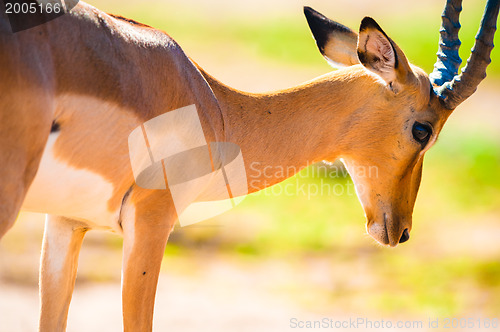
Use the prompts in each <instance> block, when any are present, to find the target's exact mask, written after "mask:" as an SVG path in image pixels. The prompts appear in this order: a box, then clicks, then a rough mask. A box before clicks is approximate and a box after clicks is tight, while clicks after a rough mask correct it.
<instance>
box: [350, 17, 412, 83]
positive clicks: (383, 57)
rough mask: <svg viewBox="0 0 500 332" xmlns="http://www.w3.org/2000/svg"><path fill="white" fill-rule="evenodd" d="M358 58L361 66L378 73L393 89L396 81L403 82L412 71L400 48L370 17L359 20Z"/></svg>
mask: <svg viewBox="0 0 500 332" xmlns="http://www.w3.org/2000/svg"><path fill="white" fill-rule="evenodd" d="M358 58H359V61H360V62H361V63H362V64H363V66H365V67H366V68H367V69H368V70H370V71H372V72H374V73H375V74H377V75H379V76H380V77H381V78H382V79H383V80H384V81H386V82H387V84H388V85H389V86H391V87H392V88H393V89H395V90H398V88H397V85H398V83H405V82H406V81H407V79H408V76H409V74H410V73H412V71H411V68H410V65H409V64H408V61H407V60H406V57H405V55H404V54H403V52H402V51H401V49H400V48H399V47H398V46H397V45H396V44H395V43H394V42H393V41H392V40H391V39H390V38H389V37H388V36H387V35H386V34H385V32H384V31H383V30H382V29H381V28H380V26H379V25H378V24H377V22H375V20H374V19H372V18H371V17H365V18H364V19H363V21H361V26H360V28H359V37H358Z"/></svg>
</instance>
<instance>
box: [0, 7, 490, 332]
mask: <svg viewBox="0 0 500 332" xmlns="http://www.w3.org/2000/svg"><path fill="white" fill-rule="evenodd" d="M484 2H485V1H477V0H469V1H464V12H463V14H462V19H461V22H462V27H463V28H462V30H461V34H460V36H461V40H462V48H461V56H462V58H463V59H464V60H465V59H467V57H468V56H469V52H470V48H471V47H472V44H473V42H474V36H475V33H476V31H477V28H478V25H479V20H480V17H481V14H482V11H483V6H484ZM91 3H92V4H93V5H95V6H96V7H98V8H100V9H103V10H105V11H107V12H111V13H115V14H120V15H123V16H126V17H130V18H133V19H135V20H137V21H140V22H142V23H146V24H148V25H151V26H154V27H156V28H159V29H162V30H164V31H166V32H168V33H169V34H170V35H171V36H172V37H173V38H174V39H175V40H176V41H177V42H178V43H179V44H180V45H181V46H182V47H183V49H184V50H185V52H186V53H187V54H188V56H190V57H192V58H193V59H194V60H195V61H196V62H197V63H198V64H200V65H201V66H202V67H204V68H205V69H206V70H207V71H208V72H209V73H211V74H212V75H214V76H215V77H217V78H219V79H221V80H222V81H223V82H224V83H226V84H229V85H231V86H234V87H236V88H239V89H244V90H248V91H267V90H274V89H280V88H285V87H288V86H291V85H293V84H297V83H300V82H302V81H305V80H308V79H312V78H314V77H315V76H318V75H320V74H323V73H326V72H328V71H330V70H332V69H331V68H330V67H329V66H328V65H327V64H326V62H325V61H324V59H323V58H322V56H321V55H320V54H319V53H318V51H317V48H316V45H315V43H314V41H313V39H312V37H311V34H310V32H309V29H308V26H307V24H306V21H305V18H304V17H303V14H302V6H303V5H309V6H312V7H313V8H315V9H317V10H318V11H320V12H323V13H324V14H325V15H327V16H329V17H330V18H332V19H334V20H338V21H340V22H341V23H343V24H345V25H347V26H350V27H351V28H353V29H355V30H356V29H357V26H358V25H359V22H360V21H361V19H362V18H363V17H364V16H372V17H374V18H375V19H376V20H377V21H378V23H379V24H380V25H381V26H382V27H383V29H384V30H385V32H386V33H387V34H388V35H389V36H390V37H391V38H392V39H393V40H395V41H396V42H397V43H398V45H399V46H400V47H401V48H402V49H403V50H404V52H405V53H406V55H407V57H408V59H409V60H410V61H411V62H412V63H413V64H415V65H418V66H420V67H422V68H423V69H425V70H426V71H427V72H430V71H431V70H432V66H433V63H434V61H435V53H436V49H437V40H438V29H439V25H440V13H441V11H442V7H443V5H444V1H434V0H433V1H431V0H423V1H418V2H414V1H393V0H383V1H376V2H375V1H365V0H353V1H347V0H345V1H344V0H329V1H319V0H317V1H284V0H282V1H275V2H271V1H262V0H257V1H254V2H252V3H249V2H238V1H224V0H217V1H211V2H205V1H202V0H189V1H183V2H180V1H178V2H174V1H157V0H152V1H141V2H132V1H130V2H129V1H117V0H103V1H98V0H95V1H91ZM498 38H500V37H498V36H497V38H496V40H498ZM492 61H493V63H492V65H491V66H490V67H489V69H488V78H487V80H486V81H485V82H484V83H483V84H481V86H480V87H479V90H478V92H477V93H476V94H475V95H474V96H473V97H471V98H470V99H469V100H468V101H466V102H465V103H464V104H463V105H462V106H461V107H460V108H459V109H458V110H457V111H456V114H453V115H452V117H451V118H450V120H449V123H448V124H447V126H446V127H445V129H444V130H443V132H442V134H441V136H440V139H439V142H438V143H437V144H436V145H435V146H434V147H433V148H432V149H431V150H430V151H429V152H428V153H427V155H426V160H425V163H424V173H423V181H422V185H421V189H420V192H419V196H418V199H417V203H416V207H415V211H414V218H413V224H414V226H413V231H412V234H411V240H410V241H409V242H408V243H405V244H404V245H401V246H399V247H397V248H396V249H389V248H384V247H381V246H379V245H377V244H375V241H374V240H373V239H371V238H370V237H369V236H368V235H366V231H365V226H364V223H365V220H364V216H363V211H362V208H361V206H360V204H359V203H358V200H357V198H356V196H355V195H352V194H346V193H344V194H342V195H337V194H332V193H330V194H329V195H328V194H323V195H319V194H315V193H311V192H308V193H307V194H306V195H303V194H300V193H299V194H296V195H286V194H281V195H277V194H276V193H279V192H281V191H283V188H284V186H287V185H292V186H294V187H297V186H301V185H304V186H306V187H307V186H310V185H314V184H315V185H322V184H324V183H326V184H328V185H330V186H340V187H339V188H348V186H349V185H350V183H351V182H350V181H351V180H350V179H349V178H344V177H340V178H334V179H332V178H326V177H321V176H311V175H310V174H311V172H310V171H309V176H307V174H301V175H299V176H297V177H295V178H292V179H289V180H287V181H286V182H284V183H282V184H280V185H278V187H273V188H270V189H268V190H266V191H264V192H261V193H257V194H254V195H250V196H249V197H247V198H246V200H245V201H244V202H243V203H242V204H240V205H239V206H237V207H236V208H235V209H233V210H232V211H230V212H228V213H226V214H224V215H222V216H220V217H217V218H214V219H212V220H209V221H206V222H203V223H201V224H198V225H193V226H189V227H184V228H180V227H177V228H176V230H175V232H174V233H173V234H172V236H171V240H170V242H169V245H168V246H167V247H168V248H167V251H166V254H165V262H164V263H165V268H164V272H165V274H166V275H171V276H172V275H175V276H178V277H179V278H184V279H185V278H188V279H189V278H193V279H189V280H193V282H195V283H196V282H198V281H199V282H202V281H204V282H205V283H206V284H205V286H204V287H207V288H210V287H216V285H219V284H218V283H216V282H214V283H212V284H211V283H210V282H207V281H206V280H207V278H208V280H212V279H210V277H209V276H208V275H210V273H209V272H208V271H211V270H212V268H213V266H214V265H213V264H215V265H216V266H223V267H224V269H226V270H227V273H226V274H225V273H222V274H221V276H220V278H222V281H221V280H219V279H218V282H221V283H222V285H220V286H221V287H224V285H230V284H231V283H230V280H231V278H232V277H233V276H234V275H235V273H236V274H238V275H239V273H240V272H241V271H245V272H244V273H245V275H246V276H247V277H249V280H250V283H249V284H246V285H245V287H250V289H252V290H253V291H255V292H256V293H257V294H259V292H261V293H262V294H266V296H267V295H269V294H272V295H273V296H276V297H278V298H280V299H285V302H288V303H293V305H294V308H295V309H294V310H297V311H299V310H300V312H302V311H301V310H303V312H305V313H307V314H308V315H316V314H318V315H320V314H322V315H325V314H328V315H341V316H342V315H350V316H353V315H366V316H371V317H388V318H391V317H403V318H415V317H416V318H425V319H426V318H427V317H435V316H441V317H471V316H473V317H489V318H493V317H497V318H500V175H499V174H500V94H499V91H500V90H499V88H500V50H497V49H495V50H494V51H493V54H492ZM464 62H465V61H464ZM313 167H314V166H313ZM280 188H281V189H280ZM351 192H352V191H351ZM22 219H23V220H21V221H20V222H18V224H17V225H16V226H15V228H14V229H13V231H12V232H11V233H9V234H8V235H7V236H6V237H5V239H4V240H3V242H1V243H0V281H1V282H3V283H4V284H8V285H11V284H17V285H19V284H20V285H21V286H23V287H24V286H29V285H35V283H36V269H37V265H36V262H37V258H36V255H35V254H36V253H37V250H39V244H40V241H41V237H40V232H41V227H42V226H43V225H42V223H41V222H40V219H39V218H38V219H37V218H35V217H34V216H33V215H24V216H22ZM33 220H37V221H36V222H35V221H33ZM27 234H28V235H27ZM120 249H121V239H119V238H118V237H116V236H113V235H107V234H90V236H89V238H88V239H86V242H85V243H84V248H83V250H82V258H81V265H80V270H79V279H78V281H77V288H78V286H79V285H92V284H94V283H99V282H101V283H102V282H104V283H117V282H118V281H117V280H119V277H120V273H119V269H120ZM34 257H35V258H34ZM214 262H215V263H214ZM235 271H239V272H235ZM251 276H255V278H252V277H251ZM266 277H268V278H266ZM245 280H246V279H245ZM263 280H266V281H263ZM239 286H241V285H239ZM82 287H83V286H82ZM227 287H230V286H227ZM235 287H236V286H235ZM203 289H206V288H203ZM0 294H1V293H0ZM159 296H169V294H166V295H159ZM186 296H187V297H189V296H193V297H195V296H196V295H194V294H191V295H186ZM263 296H264V295H263ZM256 301H257V302H258V300H256ZM118 305H119V304H118ZM72 306H73V305H72ZM242 306H244V305H243V304H242ZM262 308H263V311H265V310H266V309H265V308H266V307H265V306H263V307H262ZM298 308H299V309H298ZM205 309H207V308H205ZM157 312H158V309H157ZM228 315H229V316H231V313H229V314H228ZM255 315H256V316H259V313H255ZM233 316H234V317H243V318H241V319H245V316H244V314H240V316H238V314H237V313H235V314H234V315H233ZM262 316H265V315H264V313H262ZM306 316H307V315H306ZM311 317H312V316H311ZM70 318H71V313H70ZM221 319H223V318H221ZM266 322H268V321H266ZM269 322H270V321H269ZM286 323H287V322H286V321H285V322H283V324H284V325H285V326H286ZM70 324H71V320H70ZM187 324H188V323H186V322H184V325H182V324H181V326H186V325H187ZM214 324H215V323H214ZM266 324H267V323H266ZM269 324H271V323H269ZM266 326H267V325H265V324H264V325H263V326H262V328H265V327H266ZM179 330H181V329H179ZM275 330H276V329H275ZM0 331H1V325H0Z"/></svg>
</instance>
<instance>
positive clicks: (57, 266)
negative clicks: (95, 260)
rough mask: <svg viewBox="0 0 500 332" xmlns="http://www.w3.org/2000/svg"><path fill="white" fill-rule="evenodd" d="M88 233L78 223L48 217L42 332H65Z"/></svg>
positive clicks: (42, 276) (42, 279)
mask: <svg viewBox="0 0 500 332" xmlns="http://www.w3.org/2000/svg"><path fill="white" fill-rule="evenodd" d="M87 230H88V229H87V228H85V227H84V226H83V225H82V224H81V223H80V222H78V221H74V220H71V219H67V218H62V217H57V216H52V215H47V221H46V222H45V233H44V236H43V245H42V258H41V262H40V303H41V310H40V325H39V330H40V331H41V332H42V331H47V332H49V331H50V332H58V331H64V330H65V329H66V319H67V316H68V309H69V303H70V301H71V295H72V293H73V288H74V285H75V278H76V270H77V266H78V254H79V253H80V247H81V245H82V241H83V237H84V236H85V233H86V231H87Z"/></svg>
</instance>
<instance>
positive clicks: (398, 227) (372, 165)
mask: <svg viewBox="0 0 500 332" xmlns="http://www.w3.org/2000/svg"><path fill="white" fill-rule="evenodd" d="M305 12H306V17H307V19H308V22H309V25H310V27H311V30H312V32H313V35H314V36H315V38H316V42H317V44H318V47H319V49H320V51H321V52H322V53H323V55H324V56H325V57H326V58H327V59H329V60H332V62H335V63H339V62H340V63H343V64H344V65H345V66H347V67H348V68H346V69H343V70H344V72H342V75H343V76H342V77H349V79H351V84H353V85H352V86H351V89H356V91H359V100H361V102H360V101H352V100H351V101H346V103H349V105H346V108H349V107H350V108H351V112H352V113H351V114H350V115H349V116H348V117H347V120H346V123H345V124H344V126H343V128H345V130H344V132H342V134H341V136H342V137H341V139H340V144H341V147H340V148H339V150H340V151H341V156H342V157H343V161H344V164H345V165H346V167H347V169H348V171H349V173H350V175H351V177H352V179H353V181H354V184H355V186H356V192H357V194H358V197H359V199H360V201H361V204H362V205H363V208H364V210H365V215H366V219H367V231H368V233H369V234H370V235H371V236H372V237H374V238H375V239H376V240H377V241H378V242H379V243H381V244H384V245H390V246H396V245H397V244H398V243H402V242H405V241H407V240H408V239H409V237H410V231H411V227H412V212H413V206H414V204H415V200H416V197H417V192H418V188H419V186H420V179H421V175H422V163H423V157H424V154H425V152H426V151H427V150H428V149H429V148H430V147H431V146H432V145H433V144H434V142H435V141H436V139H437V136H438V134H439V132H440V131H441V129H442V127H443V125H444V123H445V121H446V119H447V118H448V116H449V114H450V113H451V111H447V110H445V109H444V108H443V106H442V105H441V103H440V102H439V100H438V98H437V97H436V96H435V95H434V94H433V92H432V89H431V83H430V80H429V78H428V76H427V74H426V73H425V72H423V71H422V70H421V69H419V68H417V67H413V66H411V65H410V64H409V63H408V61H407V59H406V57H405V55H404V53H403V52H402V51H401V49H400V48H399V47H398V46H397V45H396V44H395V43H394V42H393V41H392V40H391V39H390V38H389V37H388V36H387V35H386V34H385V33H384V32H383V31H382V29H381V28H380V27H379V26H378V24H377V23H376V22H375V21H374V20H373V19H370V18H365V19H364V20H363V21H362V23H361V27H360V32H359V35H358V34H356V33H354V32H353V31H352V30H350V29H348V28H346V27H344V26H340V25H339V24H338V23H335V22H333V21H326V20H327V19H326V18H324V17H322V16H320V14H319V13H317V12H314V11H312V10H310V9H306V11H305ZM325 22H327V23H325ZM346 54H348V56H346ZM356 61H357V62H358V64H357V65H353V62H356ZM359 63H361V64H362V65H363V66H360V65H359ZM346 71H347V72H348V73H346ZM333 75H335V74H333Z"/></svg>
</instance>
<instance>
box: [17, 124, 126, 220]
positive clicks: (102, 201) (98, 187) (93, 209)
mask: <svg viewBox="0 0 500 332" xmlns="http://www.w3.org/2000/svg"><path fill="white" fill-rule="evenodd" d="M58 136H59V133H53V134H50V136H49V139H48V141H47V145H46V147H45V151H44V153H43V156H42V161H41V163H40V167H39V169H38V172H37V174H36V176H35V179H34V181H33V183H32V185H31V187H30V189H29V191H28V194H27V195H26V198H25V201H24V203H23V207H22V209H23V210H24V211H31V212H39V213H48V214H54V215H59V216H64V217H68V218H75V219H79V220H85V221H86V222H88V224H89V226H90V227H92V228H112V229H115V230H118V226H117V220H118V213H119V209H117V210H116V211H109V210H108V204H107V203H108V200H109V199H110V198H111V196H112V193H113V185H112V184H111V183H110V182H109V181H107V180H106V179H105V178H103V177H102V176H100V175H99V174H96V173H93V172H91V171H89V170H84V169H77V168H75V167H72V166H71V165H68V164H67V163H65V162H64V161H62V160H59V159H58V158H56V157H55V155H54V150H53V148H54V143H55V142H56V140H57V138H58Z"/></svg>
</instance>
